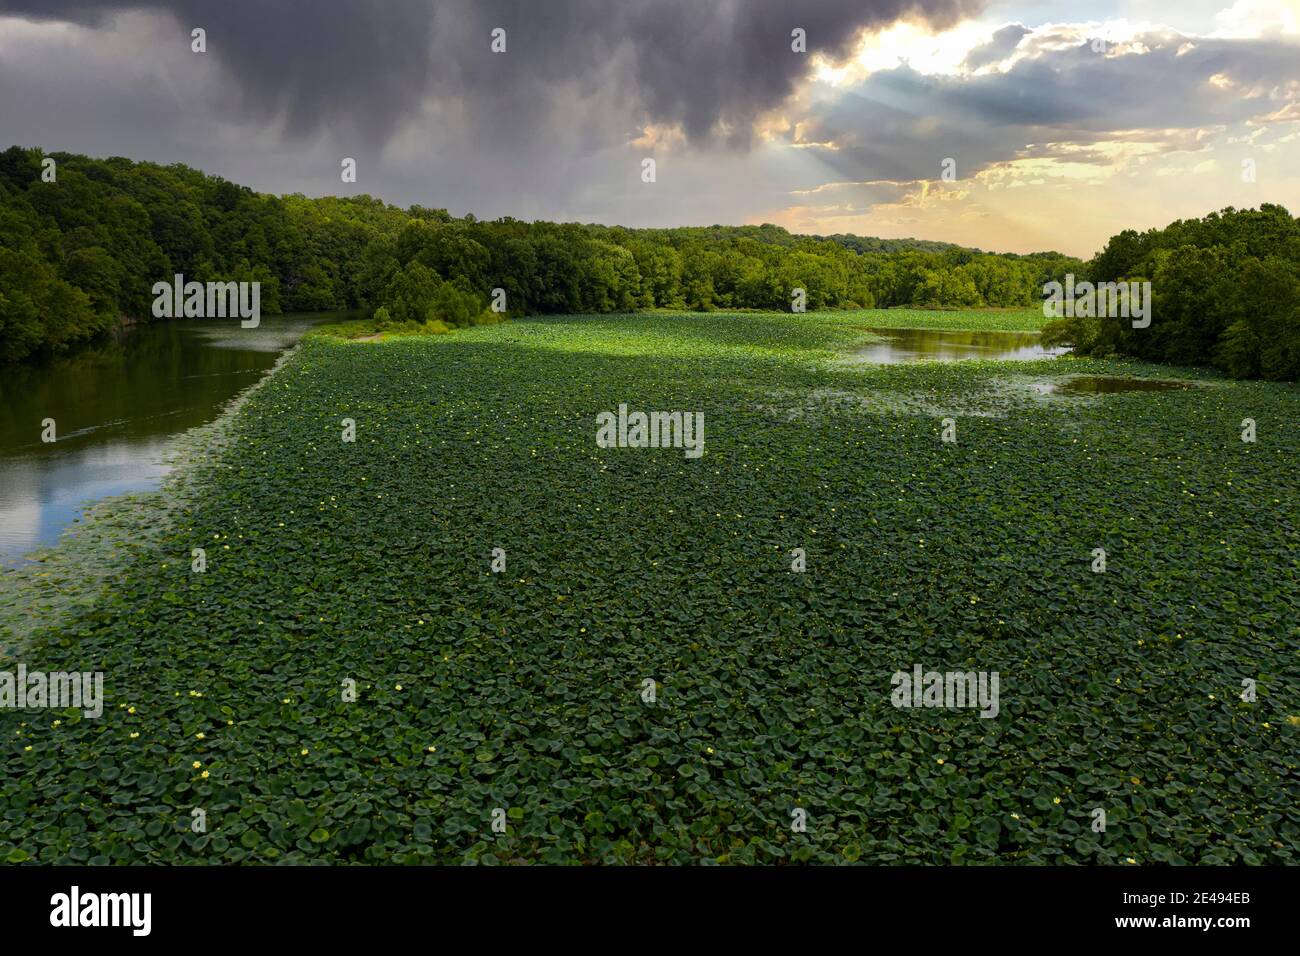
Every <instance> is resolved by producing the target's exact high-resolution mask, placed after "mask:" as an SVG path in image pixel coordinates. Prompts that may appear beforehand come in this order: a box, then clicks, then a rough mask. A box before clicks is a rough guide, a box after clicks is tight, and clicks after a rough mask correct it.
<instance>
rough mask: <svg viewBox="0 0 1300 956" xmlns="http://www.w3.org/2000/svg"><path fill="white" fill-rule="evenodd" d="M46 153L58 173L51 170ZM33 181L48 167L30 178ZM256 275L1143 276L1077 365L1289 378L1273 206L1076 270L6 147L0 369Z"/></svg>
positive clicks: (332, 301) (700, 291) (723, 281)
mask: <svg viewBox="0 0 1300 956" xmlns="http://www.w3.org/2000/svg"><path fill="white" fill-rule="evenodd" d="M50 161H53V167H52V178H53V181H49V178H50V175H51V174H50V173H47V168H49V167H50ZM43 174H44V175H43ZM176 273H181V274H183V275H184V276H185V278H186V280H193V281H198V282H210V281H215V282H229V281H250V282H251V281H256V282H259V283H261V308H262V311H263V312H264V313H267V314H275V313H278V312H281V311H286V312H302V311H330V310H343V309H364V310H367V311H368V312H369V313H371V314H372V315H373V316H374V318H375V319H376V321H377V322H378V323H379V324H381V325H384V324H390V325H394V326H404V325H409V324H411V323H419V324H428V323H442V324H443V325H445V326H446V327H460V326H464V325H468V324H471V323H474V322H478V321H483V320H484V318H485V317H486V316H488V315H490V313H487V312H485V309H486V307H487V304H488V302H489V297H490V296H492V293H493V290H495V289H501V290H504V293H505V297H504V304H505V307H506V310H507V312H508V313H509V314H511V315H526V314H532V313H601V312H627V311H633V310H637V309H652V308H661V309H693V310H698V311H708V310H714V309H755V310H771V309H777V310H786V311H789V310H790V309H791V306H792V302H793V300H794V290H796V289H801V290H803V297H804V303H805V305H806V308H808V309H810V310H815V309H854V308H889V307H895V306H910V307H920V308H944V307H981V306H992V307H1025V306H1036V305H1038V304H1039V303H1040V302H1041V301H1042V297H1043V287H1044V286H1045V285H1046V284H1047V283H1049V282H1053V281H1055V282H1061V281H1063V280H1064V278H1065V276H1066V275H1067V274H1071V275H1074V276H1076V277H1078V278H1087V279H1089V280H1091V281H1093V282H1110V281H1121V280H1129V281H1145V280H1149V281H1151V283H1152V291H1153V295H1154V305H1153V313H1154V316H1155V321H1153V322H1152V324H1151V325H1150V326H1149V327H1148V328H1145V329H1136V328H1133V327H1132V326H1131V323H1129V322H1127V320H1124V319H1122V318H1105V317H1100V318H1098V317H1077V318H1069V319H1064V320H1061V321H1059V322H1055V323H1052V324H1051V325H1049V326H1048V329H1047V333H1046V334H1047V336H1048V339H1049V341H1052V342H1056V343H1063V344H1068V345H1072V346H1074V348H1075V349H1076V351H1078V352H1081V353H1084V354H1090V355H1099V356H1104V355H1131V356H1137V357H1140V358H1145V359H1150V360H1153V361H1162V362H1173V363H1179V364H1212V365H1215V366H1217V367H1219V368H1221V369H1223V370H1224V371H1225V372H1227V373H1228V374H1230V375H1233V376H1237V377H1260V378H1271V379H1295V378H1297V377H1300V311H1298V310H1300V226H1297V220H1296V219H1295V218H1294V217H1292V216H1291V215H1290V214H1289V213H1288V212H1287V210H1285V209H1283V208H1282V207H1281V206H1275V205H1267V204H1266V205H1263V206H1261V207H1260V208H1259V209H1257V210H1234V209H1225V210H1223V212H1222V213H1212V214H1211V215H1209V216H1206V217H1205V218H1204V219H1191V220H1180V221H1178V222H1175V223H1173V224H1171V225H1170V226H1167V227H1166V228H1164V229H1151V230H1148V231H1147V232H1144V233H1138V232H1136V231H1133V230H1125V231H1124V232H1121V233H1120V234H1119V235H1117V236H1114V237H1112V238H1111V239H1110V241H1109V242H1108V243H1107V244H1106V247H1105V248H1104V249H1103V250H1102V252H1101V253H1099V254H1098V255H1097V256H1096V257H1094V258H1093V259H1092V260H1091V261H1090V262H1088V263H1086V264H1085V263H1084V262H1082V261H1081V260H1079V259H1076V258H1073V257H1069V256H1064V255H1061V254H1059V253H1055V252H1043V253H1034V254H1031V255H1015V254H991V253H985V252H981V251H979V250H976V249H968V248H964V247H961V246H956V245H950V244H945V243H938V242H932V241H926V240H911V239H902V240H891V239H875V238H870V237H861V236H852V235H833V236H801V235H793V234H791V233H790V232H788V231H786V230H785V229H782V228H780V227H778V226H774V225H770V224H765V225H761V226H708V227H682V228H675V229H628V228H623V227H619V226H600V225H584V224H578V223H553V222H523V221H520V220H516V219H512V218H503V219H497V220H493V221H490V222H489V221H480V220H478V219H476V218H475V217H474V216H472V215H468V216H464V217H459V218H458V217H454V216H452V215H450V214H449V213H448V212H447V211H446V210H445V209H430V208H425V207H422V206H412V207H410V208H409V209H399V208H397V207H395V206H391V205H388V204H387V203H384V202H382V201H381V200H379V199H375V198H372V197H370V196H364V195H363V196H353V197H333V196H326V197H322V198H318V199H309V198H307V197H305V196H302V195H289V196H272V195H266V194H262V193H257V192H254V191H253V190H251V189H248V188H247V187H243V186H238V185H235V184H234V183H231V182H228V181H226V180H224V179H221V178H220V177H217V176H208V175H205V174H203V173H202V172H199V171H198V170H194V169H191V168H189V167H186V166H183V165H179V164H176V165H170V166H161V165H158V164H155V163H140V162H133V161H131V160H128V159H124V158H121V157H114V158H110V159H94V158H91V157H87V156H81V155H77V154H72V153H61V152H56V153H50V154H46V153H43V152H42V151H40V150H37V149H24V148H21V147H17V146H14V147H11V148H10V149H7V150H5V151H4V152H0V361H19V360H23V359H27V358H31V357H39V356H47V355H51V354H56V353H59V352H63V351H67V350H68V349H70V348H72V347H74V346H76V345H78V344H80V343H83V342H85V341H88V340H91V339H94V338H97V337H100V336H103V335H105V334H106V333H108V332H109V331H110V330H112V329H113V328H114V327H115V326H116V325H117V324H119V323H120V322H121V321H122V320H123V319H147V318H149V317H150V314H151V304H152V298H153V296H152V292H151V290H152V287H153V285H154V283H156V282H158V281H164V280H165V281H170V280H171V277H172V276H173V275H174V274H176Z"/></svg>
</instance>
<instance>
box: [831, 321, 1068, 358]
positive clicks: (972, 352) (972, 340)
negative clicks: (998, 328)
mask: <svg viewBox="0 0 1300 956" xmlns="http://www.w3.org/2000/svg"><path fill="white" fill-rule="evenodd" d="M869 331H871V332H873V333H875V334H876V335H880V336H884V337H885V341H883V342H872V343H871V344H870V345H866V346H863V347H862V348H860V349H858V350H857V351H856V352H854V353H853V357H854V359H855V360H856V361H859V362H870V363H874V364H879V365H897V364H900V363H902V362H959V361H962V360H966V359H996V360H1008V359H1041V358H1051V357H1052V356H1055V355H1061V354H1063V353H1064V352H1065V351H1066V349H1064V348H1046V347H1044V346H1043V345H1042V343H1041V341H1040V337H1039V334H1038V333H1037V332H951V331H945V330H942V329H870V330H869Z"/></svg>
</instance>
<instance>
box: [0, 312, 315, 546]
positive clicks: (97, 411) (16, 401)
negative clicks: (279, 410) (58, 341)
mask: <svg viewBox="0 0 1300 956" xmlns="http://www.w3.org/2000/svg"><path fill="white" fill-rule="evenodd" d="M338 317H339V316H338V314H337V313H315V314H309V315H295V316H287V317H264V318H263V319H262V322H261V325H259V326H258V327H257V328H255V329H242V328H240V326H239V322H238V320H229V319H227V320H214V321H205V320H195V319H189V320H178V321H175V322H161V323H156V324H151V325H140V326H135V327H133V328H131V329H129V330H127V331H126V332H125V333H124V334H123V335H122V336H121V337H120V338H119V339H118V340H116V341H110V342H107V343H104V344H100V345H95V346H92V347H90V348H87V349H85V350H82V351H79V352H77V353H76V354H75V355H71V356H67V357H64V358H59V359H55V360H54V361H52V362H49V363H47V364H43V365H14V366H3V367H0V407H3V408H4V416H3V417H2V418H0V562H4V563H13V562H14V561H16V560H17V559H19V558H20V557H21V555H23V554H25V553H27V552H29V551H31V550H32V549H34V548H37V547H39V546H41V545H47V544H51V543H53V542H54V541H55V540H56V539H57V538H58V536H59V533H60V532H61V531H62V530H63V529H64V528H65V527H67V525H68V524H69V523H71V522H72V521H73V519H74V518H76V517H77V515H78V514H79V512H80V510H81V507H82V506H83V505H84V504H85V503H86V502H87V501H90V500H94V499H97V498H102V497H105V496H108V495H119V494H125V493H127V492H131V491H144V490H148V489H151V488H155V487H157V485H158V482H159V480H160V479H161V478H162V476H163V475H164V474H165V472H166V469H165V468H164V467H163V465H162V463H161V460H160V457H161V455H162V453H163V451H164V449H165V448H166V447H167V445H168V444H169V442H170V439H171V438H172V437H174V436H175V435H177V434H178V433H180V432H182V431H185V430H186V429H189V428H192V427H194V426H196V425H201V424H203V423H205V422H208V421H211V420H212V419H213V418H215V417H216V415H217V413H218V412H219V411H220V410H221V408H222V406H223V405H225V403H226V402H228V401H229V400H230V399H231V398H233V397H234V396H235V395H236V394H238V393H239V392H240V391H242V390H243V389H244V388H247V387H248V386H249V385H251V384H253V383H254V382H256V381H257V379H258V376H260V375H261V374H263V373H264V372H265V371H266V370H267V369H269V368H270V367H271V366H272V365H273V364H275V361H276V358H277V357H278V356H279V354H280V353H281V352H283V351H284V350H285V349H286V348H288V347H290V346H291V345H292V344H293V343H294V342H296V341H297V340H298V339H299V338H300V337H301V336H302V334H303V333H304V332H305V331H306V330H307V329H308V328H310V327H311V326H312V325H314V324H316V323H318V322H322V321H326V320H330V319H337V318H338ZM46 418H52V419H54V421H55V429H56V435H57V438H58V440H57V441H56V442H54V443H45V442H42V441H41V431H42V424H41V423H42V421H43V420H44V419H46Z"/></svg>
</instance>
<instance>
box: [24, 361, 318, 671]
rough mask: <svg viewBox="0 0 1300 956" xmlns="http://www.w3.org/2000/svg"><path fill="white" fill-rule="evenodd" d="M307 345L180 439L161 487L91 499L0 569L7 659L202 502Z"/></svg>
mask: <svg viewBox="0 0 1300 956" xmlns="http://www.w3.org/2000/svg"><path fill="white" fill-rule="evenodd" d="M299 348H301V342H299V343H296V344H294V345H293V346H291V347H290V348H288V349H286V350H285V351H284V352H283V353H281V355H280V356H279V358H277V359H276V361H275V364H273V365H272V366H271V367H270V368H269V369H267V370H266V372H265V373H264V374H263V375H262V376H261V377H259V378H258V380H257V381H256V382H254V383H253V384H251V385H249V386H248V387H247V388H245V389H243V390H242V391H240V392H238V393H237V394H236V395H234V396H233V397H232V398H231V399H230V400H229V401H227V402H226V403H225V404H224V405H222V406H221V409H220V411H219V412H218V413H217V417H216V418H214V419H213V420H212V421H210V422H207V423H205V424H203V425H197V426H195V427H194V428H190V429H187V430H186V431H183V432H181V433H180V434H178V435H176V436H174V437H173V438H172V439H171V440H170V441H169V442H168V445H167V449H166V450H165V451H164V452H163V454H162V456H161V460H162V463H163V464H164V465H165V466H166V467H167V473H166V474H165V475H164V476H163V478H162V480H161V482H160V483H159V486H158V487H157V488H155V489H154V490H152V491H144V492H132V493H130V494H125V495H111V496H109V497H107V498H98V499H95V500H93V501H91V502H90V503H89V504H87V505H86V507H85V508H84V509H83V510H82V515H81V517H80V518H78V519H77V520H76V521H74V522H73V523H72V524H70V525H69V526H68V527H67V528H65V529H64V530H63V532H62V533H61V534H60V535H59V538H58V540H57V541H55V542H54V543H53V544H51V545H47V546H45V547H41V548H37V549H36V550H34V551H32V552H31V553H30V554H27V555H24V556H23V557H24V558H25V559H26V560H24V561H23V563H22V564H20V565H18V566H16V567H6V568H0V662H6V661H9V660H11V659H13V658H14V655H15V654H17V653H20V652H22V651H28V650H31V649H32V647H33V640H34V639H37V638H39V636H40V635H41V634H42V633H43V632H47V631H48V630H49V629H51V628H57V627H61V626H63V625H65V624H67V623H68V622H69V621H71V620H74V619H75V618H76V617H77V616H79V615H80V614H82V613H84V612H86V611H88V610H90V609H91V608H93V607H94V606H95V605H96V604H97V603H99V601H100V600H101V599H102V598H103V596H104V595H105V593H106V592H107V589H108V588H109V587H110V586H111V584H112V582H113V580H114V579H115V578H116V577H117V576H118V575H120V574H122V573H124V572H126V571H128V570H129V569H130V567H131V566H132V565H133V564H134V559H135V558H136V557H137V556H138V555H139V554H140V553H141V552H142V551H143V550H144V549H146V548H148V547H149V546H150V545H151V544H152V543H153V542H154V541H156V540H157V539H158V537H159V536H160V534H161V533H162V532H163V531H164V530H166V529H168V528H170V527H172V526H173V524H174V523H175V521H176V519H177V517H178V516H179V515H180V514H181V513H182V512H184V511H185V510H186V509H187V507H188V506H189V505H191V504H193V503H194V502H195V501H197V500H198V496H199V493H200V492H201V491H202V490H203V488H204V487H206V484H207V479H208V478H209V477H210V476H211V473H212V470H213V468H214V466H216V465H217V464H218V463H219V462H220V460H221V459H222V458H223V457H224V456H225V453H226V451H227V449H228V447H229V437H230V431H231V429H232V428H233V426H234V423H235V420H236V419H237V417H238V415H239V412H240V410H241V409H242V408H243V407H244V405H245V403H247V401H248V400H249V399H250V398H251V397H252V396H253V395H254V394H256V392H257V391H258V390H259V389H260V388H262V387H263V386H264V385H265V384H266V383H267V382H269V381H270V380H271V378H272V376H274V375H275V374H276V373H277V372H278V371H279V370H280V369H281V368H282V367H283V366H284V365H285V364H286V363H288V362H289V360H290V359H291V358H292V357H293V356H294V355H295V354H297V352H298V349H299ZM186 560H188V556H186Z"/></svg>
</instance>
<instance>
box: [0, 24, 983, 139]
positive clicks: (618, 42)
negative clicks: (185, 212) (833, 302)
mask: <svg viewBox="0 0 1300 956" xmlns="http://www.w3.org/2000/svg"><path fill="white" fill-rule="evenodd" d="M981 5H982V0H866V2H863V0H804V2H802V3H800V4H798V5H797V6H792V5H790V4H789V3H787V2H785V0H716V2H706V0H620V2H617V3H612V2H608V0H544V2H537V0H440V2H437V3H434V2H431V0H430V2H407V0H396V2H381V0H312V2H310V3H308V2H305V0H300V2H277V3H267V2H265V0H221V2H220V3H213V2H211V0H170V2H164V0H0V13H9V14H11V15H17V16H22V17H26V18H31V19H37V20H54V21H65V22H71V23H76V24H80V25H83V26H87V27H91V28H94V29H104V30H107V29H112V28H113V26H114V24H115V22H116V21H117V18H118V16H119V15H120V14H122V13H123V12H125V11H146V12H150V13H159V12H164V13H170V14H171V15H172V18H173V22H174V25H175V26H176V28H177V36H176V42H177V43H178V44H184V45H185V46H186V47H188V43H189V40H188V35H189V31H190V29H191V28H193V27H202V28H204V29H205V30H206V31H207V43H208V51H209V55H210V56H212V57H213V58H215V59H216V60H217V61H218V62H220V63H221V64H222V65H223V66H224V67H225V68H226V71H227V79H228V81H229V82H230V83H231V84H233V85H234V86H235V87H237V89H238V90H239V93H240V95H239V97H238V102H237V108H238V109H239V110H240V112H241V114H242V115H244V116H246V117H249V118H252V119H255V120H259V121H270V120H278V121H280V122H282V123H283V129H284V131H285V132H286V133H287V134H288V135H290V136H299V137H301V136H308V135H311V134H314V133H317V132H319V131H320V130H322V129H323V128H326V127H336V126H342V127H356V128H357V129H358V130H359V131H360V132H362V133H363V134H365V135H366V136H367V137H369V138H371V139H379V140H386V139H387V138H388V137H390V136H391V135H393V134H394V133H395V131H396V130H397V129H398V127H399V126H400V124H401V123H402V121H403V120H404V119H407V118H410V117H412V116H418V115H420V113H421V109H422V105H423V103H424V101H425V100H426V98H428V97H433V98H434V99H435V100H440V101H447V102H451V103H453V104H457V105H459V106H460V107H461V109H459V110H458V111H457V112H458V113H459V115H460V116H462V117H463V118H465V119H466V120H467V121H468V123H469V125H470V126H471V127H472V129H473V130H474V131H475V132H480V131H486V133H487V134H488V135H489V138H491V137H492V136H495V137H496V138H498V139H500V138H506V139H510V140H511V141H513V142H515V143H516V144H518V143H521V142H528V141H529V140H531V139H532V138H534V136H535V135H536V134H538V133H539V132H540V131H541V126H542V124H541V123H539V122H538V120H539V119H544V118H546V117H553V116H554V115H555V112H556V107H557V106H560V105H564V104H566V103H568V104H571V103H572V102H573V101H574V100H581V99H582V98H584V97H585V96H588V95H591V94H593V93H595V92H598V91H604V92H606V93H608V94H611V96H610V98H612V99H614V100H616V101H617V102H619V103H620V104H621V105H623V106H624V108H625V109H626V110H627V111H628V114H629V115H628V117H627V119H626V121H625V122H624V125H625V126H627V127H636V126H641V125H644V124H645V123H654V124H660V125H669V126H673V125H679V126H680V127H681V128H682V129H683V130H684V132H685V134H686V136H687V137H689V138H690V139H692V140H707V139H711V138H714V137H717V136H723V137H724V138H726V139H728V140H731V141H733V142H735V143H738V144H740V145H747V144H748V142H749V130H750V127H751V124H752V122H753V121H754V119H755V118H756V117H757V116H758V115H759V114H760V113H762V112H763V111H765V110H767V109H770V108H771V107H773V106H776V105H778V104H779V103H781V102H782V101H783V100H784V99H785V98H786V97H787V96H789V95H790V93H791V91H792V90H793V89H794V87H795V85H796V83H797V82H798V81H799V80H800V79H801V78H802V77H803V76H804V75H805V73H806V72H807V71H808V70H809V68H810V64H811V62H812V59H813V55H814V54H821V55H822V56H824V57H828V58H830V59H832V60H833V59H836V58H840V57H843V56H845V55H846V54H847V53H848V52H849V51H851V50H852V49H853V47H854V44H855V42H856V40H857V38H858V36H859V34H860V33H861V32H862V31H863V30H864V29H868V28H876V27H880V26H882V25H885V24H888V23H890V22H892V21H893V20H895V19H897V18H898V17H900V16H902V15H904V14H906V15H908V16H909V17H913V18H920V19H924V20H927V21H929V22H932V23H934V24H937V25H946V24H950V23H952V22H954V21H955V20H956V19H958V18H959V17H960V16H962V15H965V14H967V13H969V12H972V11H974V10H976V9H978V7H979V6H981ZM497 27H500V28H502V29H504V30H505V31H506V41H507V48H506V53H505V54H494V53H492V52H491V50H490V48H489V42H490V34H491V31H492V30H493V29H494V28H497ZM796 27H799V28H802V29H804V30H805V31H806V34H807V43H808V51H809V52H808V54H799V53H795V52H793V51H792V50H791V31H792V30H793V29H794V28H796ZM142 52H144V51H142ZM503 131H506V132H513V133H514V134H515V135H514V136H513V137H502V136H501V134H502V132H503Z"/></svg>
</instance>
